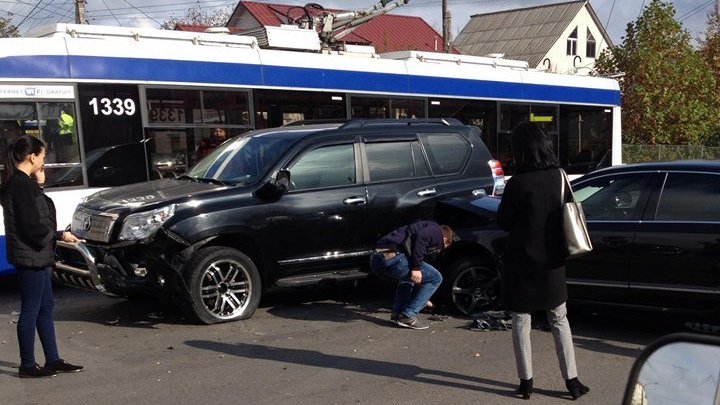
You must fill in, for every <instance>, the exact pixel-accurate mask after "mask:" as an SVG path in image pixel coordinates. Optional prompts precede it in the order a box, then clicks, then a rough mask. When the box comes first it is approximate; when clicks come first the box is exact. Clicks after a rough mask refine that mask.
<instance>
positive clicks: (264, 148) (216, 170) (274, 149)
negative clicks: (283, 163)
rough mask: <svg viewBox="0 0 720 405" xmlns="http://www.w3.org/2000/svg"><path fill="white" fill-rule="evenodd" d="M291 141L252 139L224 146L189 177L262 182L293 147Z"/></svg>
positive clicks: (192, 171) (206, 159) (209, 156)
mask: <svg viewBox="0 0 720 405" xmlns="http://www.w3.org/2000/svg"><path fill="white" fill-rule="evenodd" d="M292 142H293V140H292V139H289V138H280V137H268V136H251V137H239V138H235V139H233V140H231V141H229V142H225V143H224V144H222V145H220V146H219V147H218V148H217V149H215V150H214V151H213V152H212V153H211V154H209V155H208V156H207V157H205V158H204V159H202V160H201V161H200V162H198V164H197V165H195V166H194V167H193V168H192V169H190V170H189V171H188V172H187V173H185V175H186V176H188V177H191V178H194V179H204V180H209V179H212V180H219V181H220V182H222V183H227V184H251V183H254V182H256V181H257V180H258V179H259V178H261V177H262V176H263V175H264V174H265V173H266V172H267V171H268V170H269V169H270V167H271V166H272V165H273V164H274V163H275V161H276V160H277V158H278V157H279V156H281V155H282V154H283V153H284V152H285V150H286V149H287V148H288V147H289V146H290V145H291V144H292Z"/></svg>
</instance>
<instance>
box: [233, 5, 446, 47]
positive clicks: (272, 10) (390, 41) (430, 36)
mask: <svg viewBox="0 0 720 405" xmlns="http://www.w3.org/2000/svg"><path fill="white" fill-rule="evenodd" d="M241 7H244V8H245V9H246V10H247V11H248V12H249V13H250V14H251V15H252V16H253V17H254V18H255V20H256V21H257V22H258V23H259V24H260V25H262V26H275V27H277V26H280V25H281V24H287V23H288V17H287V16H288V11H289V12H290V17H291V18H292V17H300V16H302V13H303V11H302V8H301V7H299V6H290V5H285V4H268V3H255V2H252V1H241V2H240V3H239V4H238V7H237V8H236V10H235V11H236V12H237V11H238V9H240V8H241ZM318 11H319V10H318ZM326 11H330V12H342V11H346V10H335V9H327V10H326ZM232 20H233V19H232V18H231V21H232ZM235 21H241V20H240V19H235ZM233 28H236V29H244V30H246V29H248V28H253V27H233ZM342 41H345V42H347V43H351V44H359V45H373V46H374V47H375V50H376V51H377V52H380V53H383V52H393V51H429V52H442V35H440V34H439V33H438V32H437V31H435V29H433V28H432V27H431V26H430V24H428V23H427V22H425V20H423V19H422V18H420V17H411V16H403V15H394V14H384V15H381V16H379V17H377V18H375V19H374V20H371V21H369V22H367V23H365V24H362V25H360V26H358V27H357V28H356V29H355V30H354V31H353V32H352V33H350V34H348V35H346V36H345V37H343V38H342ZM453 53H460V52H458V51H457V50H456V49H453Z"/></svg>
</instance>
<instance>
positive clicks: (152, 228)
mask: <svg viewBox="0 0 720 405" xmlns="http://www.w3.org/2000/svg"><path fill="white" fill-rule="evenodd" d="M174 214H175V204H172V205H168V206H167V207H162V208H158V209H156V210H152V211H149V212H140V213H137V214H132V215H128V217H127V218H125V220H124V221H123V226H122V230H121V231H120V236H119V237H118V239H120V240H139V239H146V238H149V237H150V236H152V235H153V234H154V233H155V232H156V231H157V230H158V229H160V227H161V226H162V224H163V223H165V221H167V220H168V219H170V217H172V216H173V215H174Z"/></svg>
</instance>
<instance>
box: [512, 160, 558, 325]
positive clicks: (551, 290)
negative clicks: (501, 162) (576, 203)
mask: <svg viewBox="0 0 720 405" xmlns="http://www.w3.org/2000/svg"><path fill="white" fill-rule="evenodd" d="M562 181H563V180H562V177H561V173H560V171H559V170H558V169H544V170H533V171H525V172H521V173H518V174H515V175H513V176H512V177H511V178H510V180H508V183H507V185H506V186H505V191H504V192H503V196H502V201H501V202H500V207H499V210H498V223H499V225H500V227H501V228H503V229H504V230H506V231H508V232H510V235H509V238H508V245H507V247H506V250H505V255H504V260H503V264H504V268H503V272H502V276H501V280H502V291H503V301H504V304H505V308H506V309H508V310H510V311H514V312H532V311H540V310H549V309H552V308H555V307H557V306H558V305H560V304H562V303H563V302H565V301H567V297H568V295H567V284H566V279H565V262H564V257H565V254H564V252H563V250H564V249H563V243H564V242H563V240H562V233H561V226H562V225H561V221H562V204H561V201H560V193H561V184H562V183H561V182H562ZM565 252H566V251H565Z"/></svg>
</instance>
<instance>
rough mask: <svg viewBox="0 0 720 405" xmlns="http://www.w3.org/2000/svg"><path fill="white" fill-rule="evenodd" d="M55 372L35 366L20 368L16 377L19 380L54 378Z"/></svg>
mask: <svg viewBox="0 0 720 405" xmlns="http://www.w3.org/2000/svg"><path fill="white" fill-rule="evenodd" d="M56 375H57V372H56V371H55V370H50V369H47V368H44V367H40V366H39V365H37V364H35V365H34V366H32V367H20V370H19V371H18V377H20V378H43V377H55V376H56Z"/></svg>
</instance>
